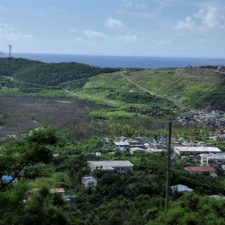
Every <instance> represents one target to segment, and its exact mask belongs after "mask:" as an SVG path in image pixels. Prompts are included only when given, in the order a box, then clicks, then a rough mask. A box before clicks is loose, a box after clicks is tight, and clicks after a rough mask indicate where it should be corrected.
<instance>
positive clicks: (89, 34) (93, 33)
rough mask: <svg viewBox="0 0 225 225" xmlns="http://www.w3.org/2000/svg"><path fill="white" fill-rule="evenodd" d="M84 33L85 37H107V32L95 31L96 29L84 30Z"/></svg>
mask: <svg viewBox="0 0 225 225" xmlns="http://www.w3.org/2000/svg"><path fill="white" fill-rule="evenodd" d="M82 33H83V35H84V37H85V38H87V39H99V38H105V37H106V34H104V33H102V32H98V31H95V30H84V31H83V32H82Z"/></svg>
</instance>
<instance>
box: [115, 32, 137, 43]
mask: <svg viewBox="0 0 225 225" xmlns="http://www.w3.org/2000/svg"><path fill="white" fill-rule="evenodd" d="M116 40H117V41H120V42H124V43H127V44H130V43H134V42H137V41H138V40H139V38H138V36H137V35H136V34H132V33H126V34H120V35H117V36H116Z"/></svg>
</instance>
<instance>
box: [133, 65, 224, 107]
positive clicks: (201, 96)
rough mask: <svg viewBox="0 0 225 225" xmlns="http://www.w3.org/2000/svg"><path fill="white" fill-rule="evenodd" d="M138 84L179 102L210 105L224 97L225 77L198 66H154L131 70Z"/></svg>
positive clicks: (202, 105) (188, 105)
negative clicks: (153, 67)
mask: <svg viewBox="0 0 225 225" xmlns="http://www.w3.org/2000/svg"><path fill="white" fill-rule="evenodd" d="M130 77H131V79H132V80H133V81H135V82H136V83H138V84H140V85H141V86H143V87H145V88H147V89H149V90H151V91H153V92H155V93H157V94H159V95H162V96H166V97H169V98H173V99H176V100H178V101H180V102H182V103H183V104H184V105H186V106H187V107H193V108H204V107H207V106H208V105H212V106H214V105H215V104H216V103H217V102H218V103H219V102H222V101H223V99H224V98H225V89H224V88H222V87H224V86H223V85H224V82H225V76H219V75H218V74H215V73H214V72H213V71H206V70H201V69H198V70H197V69H192V70H191V69H179V70H176V69H158V70H142V71H138V72H131V73H130Z"/></svg>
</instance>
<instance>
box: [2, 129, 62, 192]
mask: <svg viewBox="0 0 225 225" xmlns="http://www.w3.org/2000/svg"><path fill="white" fill-rule="evenodd" d="M57 142H58V137H57V135H56V133H55V132H54V131H52V130H39V131H35V132H32V133H31V134H30V135H27V136H26V137H25V139H24V140H22V141H20V142H15V143H13V144H11V146H8V147H9V148H11V149H12V151H7V154H5V155H1V156H0V190H1V189H4V188H5V187H6V186H7V185H9V184H11V183H12V182H13V181H15V179H16V178H18V177H19V174H20V173H21V171H22V170H23V169H24V168H25V167H26V166H29V165H33V164H35V163H48V162H50V161H51V159H52V155H53V154H52V146H54V145H56V144H57ZM5 174H10V175H11V176H12V179H11V180H9V181H4V180H3V179H2V178H3V175H5Z"/></svg>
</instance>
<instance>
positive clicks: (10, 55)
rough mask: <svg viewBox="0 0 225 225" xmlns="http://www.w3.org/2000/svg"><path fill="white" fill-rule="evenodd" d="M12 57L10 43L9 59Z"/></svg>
mask: <svg viewBox="0 0 225 225" xmlns="http://www.w3.org/2000/svg"><path fill="white" fill-rule="evenodd" d="M11 58H12V45H9V59H11Z"/></svg>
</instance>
